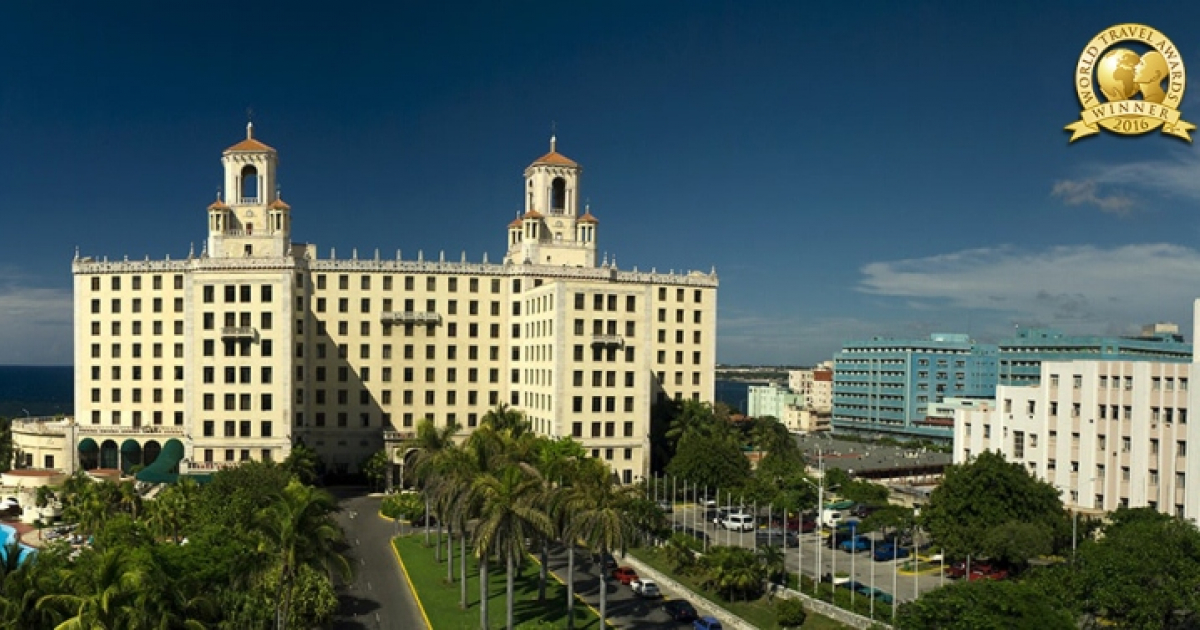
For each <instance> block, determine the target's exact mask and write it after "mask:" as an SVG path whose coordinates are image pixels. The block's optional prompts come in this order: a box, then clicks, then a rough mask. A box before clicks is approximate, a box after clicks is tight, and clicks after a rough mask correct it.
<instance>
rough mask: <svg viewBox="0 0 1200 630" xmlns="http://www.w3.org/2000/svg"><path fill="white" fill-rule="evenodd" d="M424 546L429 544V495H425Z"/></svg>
mask: <svg viewBox="0 0 1200 630" xmlns="http://www.w3.org/2000/svg"><path fill="white" fill-rule="evenodd" d="M425 546H426V547H428V546H429V495H428V494H426V495H425Z"/></svg>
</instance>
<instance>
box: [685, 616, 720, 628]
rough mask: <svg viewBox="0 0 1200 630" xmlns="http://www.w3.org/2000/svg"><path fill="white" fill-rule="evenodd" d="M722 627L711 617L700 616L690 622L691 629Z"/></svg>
mask: <svg viewBox="0 0 1200 630" xmlns="http://www.w3.org/2000/svg"><path fill="white" fill-rule="evenodd" d="M724 627H725V626H722V625H721V622H720V621H717V620H716V619H715V618H713V617H701V618H699V619H697V620H695V621H693V622H692V629H693V630H723V628H724Z"/></svg>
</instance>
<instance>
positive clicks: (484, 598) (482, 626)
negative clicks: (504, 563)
mask: <svg viewBox="0 0 1200 630" xmlns="http://www.w3.org/2000/svg"><path fill="white" fill-rule="evenodd" d="M479 630H488V558H487V554H483V555H481V556H480V557H479Z"/></svg>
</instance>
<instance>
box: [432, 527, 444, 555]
mask: <svg viewBox="0 0 1200 630" xmlns="http://www.w3.org/2000/svg"><path fill="white" fill-rule="evenodd" d="M434 531H435V532H436V534H437V543H436V544H434V546H433V561H434V562H441V561H442V522H441V521H440V520H439V521H438V524H437V529H436V530H434Z"/></svg>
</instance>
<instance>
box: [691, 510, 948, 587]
mask: <svg viewBox="0 0 1200 630" xmlns="http://www.w3.org/2000/svg"><path fill="white" fill-rule="evenodd" d="M715 513H716V510H714V509H706V508H697V506H695V505H694V504H690V503H687V504H684V503H680V504H676V505H674V506H673V511H672V513H671V514H669V515H668V516H669V518H670V519H671V521H672V523H673V524H674V527H675V529H676V530H678V531H683V532H689V533H694V534H697V535H700V536H698V537H701V536H702V537H706V538H707V541H708V544H710V545H730V546H740V547H749V548H754V547H756V546H758V545H759V544H764V543H763V541H762V540H761V538H759V537H756V536H755V532H754V531H740V532H737V531H732V530H729V529H725V528H723V527H721V526H719V525H716V524H714V523H713V522H712V518H713V517H714V516H715ZM764 516H765V514H764ZM764 529H765V528H763V527H761V526H760V528H759V529H758V530H756V531H758V532H762V531H764ZM827 532H828V530H827ZM864 535H865V536H868V537H869V538H870V539H871V542H872V543H873V546H872V547H871V548H868V549H865V550H864V551H863V552H861V553H848V552H846V551H842V550H840V549H830V548H828V547H825V546H823V545H822V543H824V542H825V535H823V534H821V533H818V532H811V533H807V534H799V535H798V539H799V542H800V544H799V545H798V546H789V547H788V548H787V549H786V552H787V555H786V564H787V569H788V571H791V572H795V571H796V569H797V567H798V566H801V565H802V566H803V574H804V575H806V576H808V577H810V578H814V579H820V576H822V575H825V574H830V575H837V574H839V573H845V574H847V575H848V576H849V577H850V579H852V580H855V581H858V582H861V583H863V584H867V585H869V586H872V587H873V588H877V589H880V590H882V591H884V592H887V593H889V594H891V595H892V597H893V598H894V600H895V601H896V602H897V603H902V602H905V601H911V600H913V599H915V598H916V597H917V596H918V595H919V594H920V593H924V592H926V591H930V590H933V589H935V588H938V587H939V586H942V585H944V584H945V583H946V582H947V581H948V580H947V579H946V578H945V576H944V574H943V573H942V572H940V571H936V570H934V571H932V572H925V573H923V574H919V575H909V574H903V575H902V574H901V573H900V571H898V570H897V565H898V564H902V563H904V562H905V560H882V561H875V560H873V559H872V554H873V551H874V549H875V548H876V547H877V546H880V545H882V544H883V542H884V541H883V537H882V536H880V535H879V534H878V533H871V534H864ZM771 543H773V544H777V545H778V544H780V543H779V542H777V541H775V540H773V539H771ZM926 553H930V554H935V553H937V552H936V551H935V550H928V551H927V552H922V555H925V554H926Z"/></svg>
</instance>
